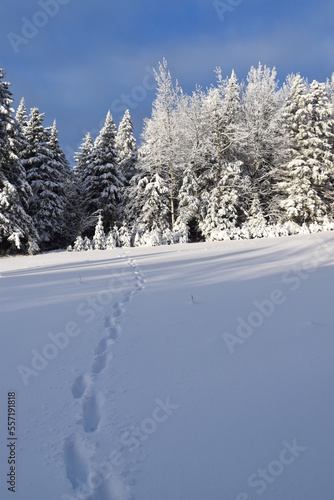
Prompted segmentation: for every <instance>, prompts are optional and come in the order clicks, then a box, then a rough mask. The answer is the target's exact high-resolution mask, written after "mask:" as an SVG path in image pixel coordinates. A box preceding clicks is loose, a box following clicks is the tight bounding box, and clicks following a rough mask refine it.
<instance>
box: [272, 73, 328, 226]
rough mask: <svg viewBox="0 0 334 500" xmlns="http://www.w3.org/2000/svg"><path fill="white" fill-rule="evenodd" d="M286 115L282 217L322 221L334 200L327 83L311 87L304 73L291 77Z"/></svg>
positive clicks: (298, 220)
mask: <svg viewBox="0 0 334 500" xmlns="http://www.w3.org/2000/svg"><path fill="white" fill-rule="evenodd" d="M282 116H283V127H284V129H285V130H286V134H287V161H286V162H285V164H283V165H282V167H281V181H280V183H279V195H278V197H279V204H278V205H279V207H280V208H281V210H283V217H282V219H283V221H284V220H288V221H292V222H295V223H297V224H299V225H302V224H304V223H307V224H310V223H313V222H321V220H323V218H324V217H325V216H326V215H331V213H332V208H331V204H332V202H333V173H332V169H333V153H332V147H331V143H332V141H333V134H332V128H333V116H332V113H331V109H330V105H329V101H328V96H327V94H326V91H325V85H324V84H322V85H320V84H318V83H317V82H313V83H312V85H311V86H310V87H309V86H308V85H307V84H306V82H305V81H304V80H303V79H302V77H301V76H300V75H296V76H295V77H294V78H293V79H290V92H289V94H288V97H287V99H286V103H285V106H284V109H283V114H282Z"/></svg>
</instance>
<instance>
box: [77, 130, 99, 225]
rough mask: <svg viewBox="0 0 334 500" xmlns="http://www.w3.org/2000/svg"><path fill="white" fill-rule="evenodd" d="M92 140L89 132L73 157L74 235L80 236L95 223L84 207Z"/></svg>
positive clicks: (94, 216) (94, 217) (94, 218)
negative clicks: (74, 194)
mask: <svg viewBox="0 0 334 500" xmlns="http://www.w3.org/2000/svg"><path fill="white" fill-rule="evenodd" d="M92 151H93V139H92V137H91V135H90V133H89V132H87V134H86V135H85V137H84V139H83V142H82V144H81V146H80V147H79V151H78V152H77V153H75V155H74V161H75V165H74V168H73V173H74V177H75V190H76V192H77V196H76V200H75V212H76V226H77V231H76V233H77V234H79V235H81V234H84V233H85V231H86V230H89V229H90V228H92V227H94V225H95V223H96V214H95V215H93V216H92V215H88V208H87V206H86V198H87V197H86V192H85V185H86V178H87V176H88V172H89V162H90V159H91V157H92Z"/></svg>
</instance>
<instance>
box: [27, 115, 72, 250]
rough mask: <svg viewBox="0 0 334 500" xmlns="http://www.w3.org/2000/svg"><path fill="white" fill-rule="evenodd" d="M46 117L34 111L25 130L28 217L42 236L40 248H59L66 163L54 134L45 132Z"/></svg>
mask: <svg viewBox="0 0 334 500" xmlns="http://www.w3.org/2000/svg"><path fill="white" fill-rule="evenodd" d="M43 120H44V114H41V113H40V112H39V110H38V108H32V109H31V112H30V118H29V121H28V124H27V127H26V128H25V136H26V139H27V141H28V149H27V151H26V152H25V157H24V165H25V168H26V172H27V179H28V182H29V184H30V186H31V188H32V192H33V195H32V198H31V200H30V203H29V214H30V215H31V217H32V219H33V221H34V224H35V226H36V228H37V231H38V234H39V244H40V246H41V248H44V249H52V248H57V247H58V246H59V243H60V240H61V237H62V229H63V222H62V221H63V216H64V208H65V195H64V182H65V180H66V179H64V177H63V176H64V170H63V163H62V161H60V159H59V157H58V156H57V154H58V153H57V148H58V142H57V141H58V140H57V137H56V133H55V127H54V128H53V132H52V131H51V132H50V131H48V130H46V129H44V127H43Z"/></svg>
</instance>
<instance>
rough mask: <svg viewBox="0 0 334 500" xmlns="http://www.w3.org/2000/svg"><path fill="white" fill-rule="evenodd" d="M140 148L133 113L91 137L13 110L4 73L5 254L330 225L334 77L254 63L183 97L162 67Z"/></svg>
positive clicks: (0, 235)
mask: <svg viewBox="0 0 334 500" xmlns="http://www.w3.org/2000/svg"><path fill="white" fill-rule="evenodd" d="M155 78H156V83H157V90H156V97H155V100H154V102H153V106H152V114H151V117H150V118H148V119H146V120H145V122H144V127H143V131H142V134H141V141H140V146H137V144H136V140H135V138H134V134H133V124H132V121H131V116H130V113H129V111H126V113H125V115H124V117H123V119H122V121H121V122H120V124H119V126H118V129H117V127H116V124H115V123H114V120H113V117H112V116H111V114H110V112H108V114H107V116H106V120H105V124H104V126H103V128H102V129H101V131H100V133H99V135H98V137H97V138H96V139H95V140H93V139H92V137H91V136H90V134H87V135H86V137H84V138H83V142H82V145H81V147H80V150H79V151H78V152H77V153H76V155H75V158H74V160H75V167H74V168H73V169H72V168H71V166H70V163H69V161H68V160H67V159H66V157H65V155H64V153H63V151H62V149H61V147H60V144H59V141H58V132H57V127H56V123H55V122H54V124H53V126H52V127H45V126H44V124H43V122H44V114H43V113H41V112H40V111H39V109H37V108H32V109H31V110H30V111H29V112H28V111H27V109H26V106H25V101H24V99H22V100H21V102H20V104H19V106H18V108H17V110H16V111H15V110H14V109H13V107H12V105H13V102H14V101H13V96H12V93H11V91H10V84H9V83H8V82H6V79H5V72H4V70H1V69H0V254H1V255H4V254H10V253H17V252H22V253H29V254H33V253H37V252H39V251H47V250H54V249H60V248H69V249H70V250H71V249H72V250H88V249H91V248H95V249H105V248H113V247H115V246H137V245H159V244H172V243H177V242H193V241H209V240H210V241H214V240H227V239H240V238H257V237H269V236H280V235H290V234H297V233H300V232H317V231H322V230H332V229H334V74H333V76H332V78H331V80H327V81H326V82H323V83H319V82H317V81H313V82H312V83H309V82H308V81H307V80H306V79H305V78H303V77H302V76H301V75H299V74H296V75H295V74H292V75H289V76H288V77H287V78H286V81H285V82H284V84H283V85H281V86H279V85H278V81H277V75H276V70H275V68H273V69H270V68H268V67H266V66H262V65H261V64H259V66H258V67H257V68H255V67H252V68H251V69H250V71H249V73H248V76H247V79H246V81H245V82H244V81H239V80H238V78H237V76H236V74H235V73H234V72H232V74H231V75H230V76H229V77H227V78H224V77H223V75H222V72H221V70H220V68H217V69H216V83H215V84H214V85H212V86H211V87H209V88H207V89H205V90H204V89H202V88H200V87H196V89H195V90H194V91H193V93H192V94H191V95H187V94H186V93H184V92H183V91H182V88H181V87H180V86H179V84H178V82H177V81H174V80H173V79H172V77H171V75H170V72H169V71H168V67H167V62H166V61H165V60H163V62H162V63H160V64H159V68H158V70H157V71H155Z"/></svg>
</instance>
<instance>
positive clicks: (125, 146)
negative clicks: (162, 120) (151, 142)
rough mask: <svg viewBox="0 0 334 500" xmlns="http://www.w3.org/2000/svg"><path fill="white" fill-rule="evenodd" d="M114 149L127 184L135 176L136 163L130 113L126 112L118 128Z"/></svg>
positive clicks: (135, 148) (136, 149) (136, 154)
mask: <svg viewBox="0 0 334 500" xmlns="http://www.w3.org/2000/svg"><path fill="white" fill-rule="evenodd" d="M116 149H117V152H118V158H119V168H120V170H121V172H122V174H123V176H124V178H125V179H126V183H127V184H129V182H130V180H131V178H132V177H133V176H134V175H135V173H136V170H137V161H138V148H137V144H136V140H135V138H134V135H133V123H132V121H131V116H130V111H129V110H127V111H126V112H125V114H124V116H123V119H122V121H121V123H120V124H119V127H118V132H117V136H116Z"/></svg>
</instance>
